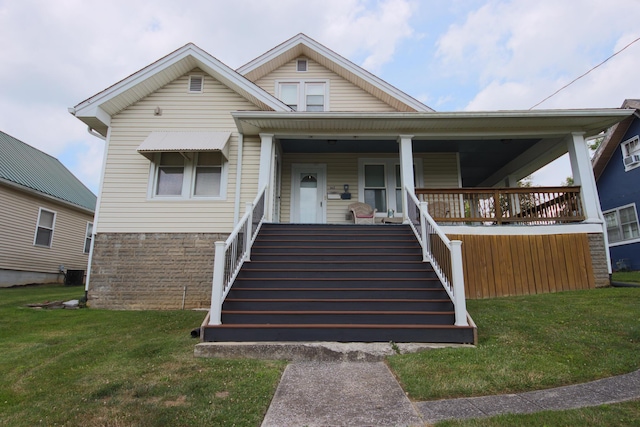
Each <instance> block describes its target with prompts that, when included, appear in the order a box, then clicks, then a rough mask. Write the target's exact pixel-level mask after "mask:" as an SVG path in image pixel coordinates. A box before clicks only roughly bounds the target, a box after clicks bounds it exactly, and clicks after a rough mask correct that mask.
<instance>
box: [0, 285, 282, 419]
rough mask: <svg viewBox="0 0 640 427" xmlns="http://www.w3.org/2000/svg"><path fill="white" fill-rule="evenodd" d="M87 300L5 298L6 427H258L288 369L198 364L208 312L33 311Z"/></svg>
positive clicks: (76, 292)
mask: <svg viewBox="0 0 640 427" xmlns="http://www.w3.org/2000/svg"><path fill="white" fill-rule="evenodd" d="M82 294H83V292H82V289H81V288H75V287H63V286H48V287H40V286H39V287H26V288H10V289H0V373H1V374H2V375H0V425H2V426H5V425H7V426H34V425H50V426H52V425H71V426H165V425H166V426H221V425H225V426H227V425H228V426H231V425H235V426H258V425H260V423H261V421H262V419H263V417H264V413H265V412H266V410H267V408H268V405H269V402H270V400H271V397H272V395H273V392H274V391H275V387H276V386H277V384H278V381H279V379H280V375H281V372H282V370H283V369H284V366H285V365H284V363H281V362H264V361H255V360H235V361H232V360H215V359H196V358H194V357H193V349H194V345H195V344H196V340H194V339H192V338H191V337H190V331H191V330H192V329H193V328H195V327H197V326H199V325H200V323H201V322H202V319H203V318H204V313H203V312H194V311H170V312H168V311H105V310H95V309H81V310H34V309H31V308H27V307H25V304H27V303H34V302H42V301H45V300H50V301H53V300H59V299H71V298H79V297H81V296H82Z"/></svg>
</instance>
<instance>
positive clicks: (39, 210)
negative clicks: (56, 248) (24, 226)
mask: <svg viewBox="0 0 640 427" xmlns="http://www.w3.org/2000/svg"><path fill="white" fill-rule="evenodd" d="M42 212H48V213H51V214H53V220H52V221H51V228H49V227H44V226H41V225H40V220H41V219H42ZM57 216H58V213H57V212H56V211H52V210H51V209H45V208H39V209H38V221H37V222H36V232H35V234H34V236H33V246H37V247H39V248H51V247H52V246H53V235H54V232H55V228H56V218H57ZM40 228H42V229H44V230H50V231H51V237H50V238H49V244H48V245H42V244H39V243H37V241H38V231H40Z"/></svg>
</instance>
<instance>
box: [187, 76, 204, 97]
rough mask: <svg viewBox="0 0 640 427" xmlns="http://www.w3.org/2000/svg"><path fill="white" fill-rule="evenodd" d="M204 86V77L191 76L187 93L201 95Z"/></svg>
mask: <svg viewBox="0 0 640 427" xmlns="http://www.w3.org/2000/svg"><path fill="white" fill-rule="evenodd" d="M203 86H204V76H203V75H202V74H192V75H190V76H189V93H202V87H203Z"/></svg>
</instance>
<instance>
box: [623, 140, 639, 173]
mask: <svg viewBox="0 0 640 427" xmlns="http://www.w3.org/2000/svg"><path fill="white" fill-rule="evenodd" d="M620 145H621V147H620V149H621V151H622V164H623V165H624V171H625V172H629V171H630V170H632V169H635V168H637V167H640V162H637V163H636V164H632V165H626V164H625V163H624V161H625V159H626V158H627V157H630V156H632V155H637V156H640V136H638V135H636V136H634V137H632V138H629V139H627V140H626V141H623V142H622V143H621V144H620Z"/></svg>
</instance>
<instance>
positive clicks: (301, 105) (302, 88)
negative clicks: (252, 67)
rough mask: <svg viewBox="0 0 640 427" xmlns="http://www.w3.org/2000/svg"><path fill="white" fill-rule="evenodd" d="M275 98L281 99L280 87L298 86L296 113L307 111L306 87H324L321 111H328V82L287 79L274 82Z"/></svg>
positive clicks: (322, 80)
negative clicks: (319, 85) (320, 85)
mask: <svg viewBox="0 0 640 427" xmlns="http://www.w3.org/2000/svg"><path fill="white" fill-rule="evenodd" d="M275 83H276V98H278V99H282V96H281V92H280V88H281V87H282V85H285V84H286V85H297V86H298V104H297V109H296V111H307V85H318V84H322V85H324V94H323V96H324V105H323V110H322V111H329V80H327V79H300V80H298V79H287V80H276V82H275Z"/></svg>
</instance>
